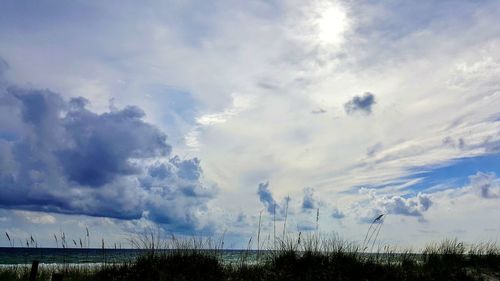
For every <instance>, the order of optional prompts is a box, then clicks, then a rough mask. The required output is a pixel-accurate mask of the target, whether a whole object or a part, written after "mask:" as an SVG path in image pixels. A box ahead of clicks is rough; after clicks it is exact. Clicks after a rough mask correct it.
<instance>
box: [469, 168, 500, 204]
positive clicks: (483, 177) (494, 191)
mask: <svg viewBox="0 0 500 281" xmlns="http://www.w3.org/2000/svg"><path fill="white" fill-rule="evenodd" d="M469 181H470V186H471V188H472V189H474V190H477V191H478V192H479V195H480V196H481V197H482V198H486V199H488V198H499V197H500V187H499V185H498V182H497V181H496V176H495V173H482V172H477V173H476V174H475V175H472V176H469Z"/></svg>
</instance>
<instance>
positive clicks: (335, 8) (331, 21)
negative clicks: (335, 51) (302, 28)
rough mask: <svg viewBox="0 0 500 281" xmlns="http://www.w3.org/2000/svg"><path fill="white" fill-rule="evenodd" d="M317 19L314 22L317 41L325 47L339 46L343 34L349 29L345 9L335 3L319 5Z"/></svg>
mask: <svg viewBox="0 0 500 281" xmlns="http://www.w3.org/2000/svg"><path fill="white" fill-rule="evenodd" d="M317 9H318V12H319V17H318V18H317V19H316V20H315V26H316V29H317V36H318V40H319V42H320V43H321V44H325V45H337V46H338V45H340V44H342V42H343V40H344V36H343V35H344V33H345V31H346V30H347V28H348V27H349V19H348V17H347V13H346V11H345V8H343V7H342V6H340V5H339V4H337V3H321V4H320V5H318V8H317Z"/></svg>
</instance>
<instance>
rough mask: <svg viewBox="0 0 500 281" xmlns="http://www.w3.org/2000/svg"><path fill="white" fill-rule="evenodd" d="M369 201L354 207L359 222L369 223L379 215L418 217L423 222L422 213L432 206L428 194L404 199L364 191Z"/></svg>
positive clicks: (398, 196)
mask: <svg viewBox="0 0 500 281" xmlns="http://www.w3.org/2000/svg"><path fill="white" fill-rule="evenodd" d="M362 192H367V193H368V194H369V200H367V201H365V202H363V203H362V204H360V205H357V206H356V209H357V212H358V216H359V217H360V220H361V221H362V222H365V223H371V222H372V221H373V219H374V218H375V217H377V216H378V215H380V214H386V215H387V214H390V215H401V216H410V217H418V218H419V220H423V213H424V212H425V211H427V210H428V209H429V208H430V207H431V206H432V204H433V201H432V199H431V195H430V194H425V193H418V194H417V195H416V196H414V197H408V198H405V197H403V196H400V195H392V196H391V195H384V196H378V195H377V194H376V193H375V190H373V189H370V190H364V191H362Z"/></svg>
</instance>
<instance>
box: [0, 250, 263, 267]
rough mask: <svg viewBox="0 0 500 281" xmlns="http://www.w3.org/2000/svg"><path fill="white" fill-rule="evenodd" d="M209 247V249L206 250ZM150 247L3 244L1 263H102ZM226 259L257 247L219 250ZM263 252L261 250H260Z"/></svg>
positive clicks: (251, 254) (251, 255)
mask: <svg viewBox="0 0 500 281" xmlns="http://www.w3.org/2000/svg"><path fill="white" fill-rule="evenodd" d="M207 251H208V250H207ZM147 252H148V250H138V249H104V250H103V249H79V248H66V249H62V248H20V247H15V248H6V247H5V248H0V266H2V267H6V266H13V265H30V264H31V263H32V262H33V261H34V260H37V261H39V263H40V264H41V265H70V266H71V265H100V264H107V263H124V262H130V261H133V260H135V259H136V258H137V257H139V256H141V255H144V254H146V253H147ZM218 254H220V257H221V259H222V261H223V262H224V263H228V264H230V263H237V262H241V260H242V258H243V257H244V258H245V262H247V263H252V262H254V261H256V260H257V251H253V250H250V251H247V250H219V251H218ZM261 254H262V251H261Z"/></svg>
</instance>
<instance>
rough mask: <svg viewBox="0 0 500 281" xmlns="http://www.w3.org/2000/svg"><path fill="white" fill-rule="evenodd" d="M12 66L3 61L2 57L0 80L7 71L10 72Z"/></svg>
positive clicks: (0, 61) (0, 60) (0, 59)
mask: <svg viewBox="0 0 500 281" xmlns="http://www.w3.org/2000/svg"><path fill="white" fill-rule="evenodd" d="M9 68H10V66H9V64H8V63H7V62H6V61H5V60H4V59H3V58H1V57H0V79H2V78H1V76H2V75H3V74H4V73H5V72H6V71H7V70H9Z"/></svg>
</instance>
